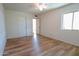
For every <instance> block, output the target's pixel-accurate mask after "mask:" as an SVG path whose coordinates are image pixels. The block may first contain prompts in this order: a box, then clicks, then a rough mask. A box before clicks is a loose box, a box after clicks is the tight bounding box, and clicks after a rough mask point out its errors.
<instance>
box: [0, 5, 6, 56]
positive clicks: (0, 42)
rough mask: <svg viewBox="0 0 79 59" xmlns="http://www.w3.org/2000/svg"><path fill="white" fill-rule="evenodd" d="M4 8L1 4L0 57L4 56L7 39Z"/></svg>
mask: <svg viewBox="0 0 79 59" xmlns="http://www.w3.org/2000/svg"><path fill="white" fill-rule="evenodd" d="M4 19H5V18H4V8H3V5H2V4H0V55H3V51H4V47H5V43H6V37H5V23H4V22H5V21H4Z"/></svg>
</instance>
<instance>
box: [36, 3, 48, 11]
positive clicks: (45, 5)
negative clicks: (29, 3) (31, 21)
mask: <svg viewBox="0 0 79 59" xmlns="http://www.w3.org/2000/svg"><path fill="white" fill-rule="evenodd" d="M34 6H35V8H36V9H39V10H40V11H43V10H44V9H46V8H47V3H34Z"/></svg>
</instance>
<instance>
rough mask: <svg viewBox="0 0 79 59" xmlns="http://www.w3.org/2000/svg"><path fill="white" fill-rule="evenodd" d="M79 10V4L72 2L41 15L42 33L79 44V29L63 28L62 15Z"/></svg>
mask: <svg viewBox="0 0 79 59" xmlns="http://www.w3.org/2000/svg"><path fill="white" fill-rule="evenodd" d="M72 11H79V4H71V5H68V6H65V7H62V8H59V9H55V10H52V11H49V12H47V13H45V14H42V15H40V20H41V24H40V25H41V27H40V34H42V35H44V36H47V37H50V38H55V39H57V40H61V41H64V42H67V43H70V44H73V45H77V46H79V31H68V30H61V20H62V15H63V14H64V13H67V12H72Z"/></svg>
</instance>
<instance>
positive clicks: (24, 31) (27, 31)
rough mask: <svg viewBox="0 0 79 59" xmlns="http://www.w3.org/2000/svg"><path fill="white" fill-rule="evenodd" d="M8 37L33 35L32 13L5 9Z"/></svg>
mask: <svg viewBox="0 0 79 59" xmlns="http://www.w3.org/2000/svg"><path fill="white" fill-rule="evenodd" d="M5 13H6V33H7V38H16V37H23V36H30V35H32V31H31V26H32V24H31V22H32V20H31V18H32V17H31V14H28V13H23V12H19V11H14V10H8V9H6V10H5Z"/></svg>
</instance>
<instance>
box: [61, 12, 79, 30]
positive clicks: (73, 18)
mask: <svg viewBox="0 0 79 59" xmlns="http://www.w3.org/2000/svg"><path fill="white" fill-rule="evenodd" d="M62 24H63V26H62V29H63V30H79V12H72V13H67V14H64V15H63V23H62Z"/></svg>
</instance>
